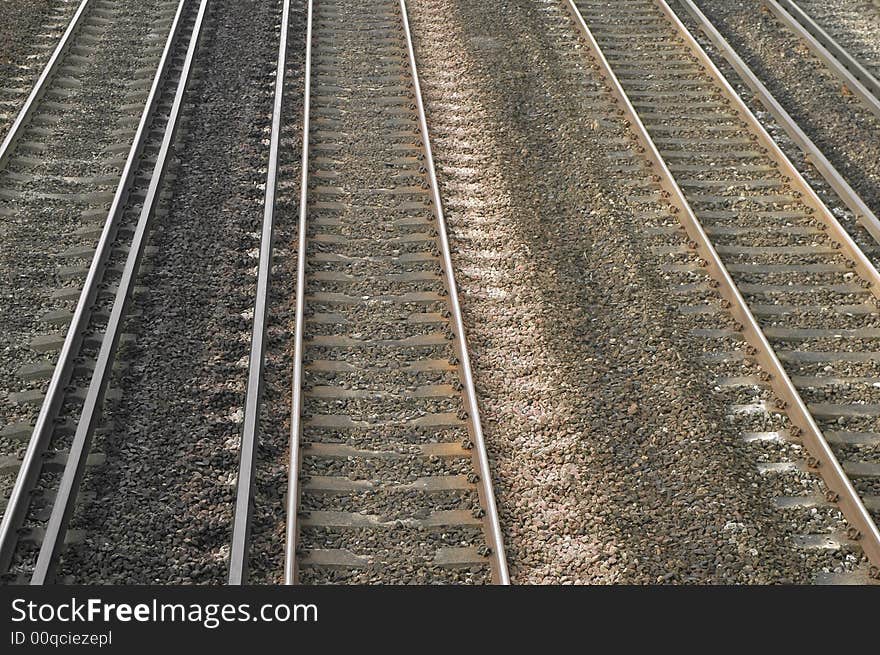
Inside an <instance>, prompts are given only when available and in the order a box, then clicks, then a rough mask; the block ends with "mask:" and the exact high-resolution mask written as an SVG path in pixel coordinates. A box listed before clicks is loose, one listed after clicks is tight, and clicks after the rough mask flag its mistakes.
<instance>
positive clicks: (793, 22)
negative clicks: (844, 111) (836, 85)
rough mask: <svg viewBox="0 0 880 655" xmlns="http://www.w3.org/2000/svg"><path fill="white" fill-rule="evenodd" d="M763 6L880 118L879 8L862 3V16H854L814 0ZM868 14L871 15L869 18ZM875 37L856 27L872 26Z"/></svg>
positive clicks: (771, 0) (775, 0)
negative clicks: (856, 25) (862, 32)
mask: <svg viewBox="0 0 880 655" xmlns="http://www.w3.org/2000/svg"><path fill="white" fill-rule="evenodd" d="M764 5H765V6H766V7H767V8H768V9H769V10H770V11H771V12H772V13H773V14H774V15H775V16H776V17H777V18H778V19H779V20H780V22H782V24H783V25H785V26H786V27H788V28H789V29H790V30H791V31H792V32H794V33H795V34H796V35H797V36H798V37H799V38H800V39H802V40H803V42H804V43H805V44H806V45H807V47H808V48H809V49H810V50H811V51H812V52H813V54H815V55H816V56H817V57H819V59H821V60H822V61H824V62H825V63H826V64H827V65H828V67H829V69H830V70H832V71H833V72H834V73H835V74H836V75H837V76H838V77H839V78H840V79H841V80H842V81H843V83H844V84H845V85H846V87H847V88H848V89H849V90H850V91H851V92H852V93H855V94H856V95H857V96H858V97H859V98H860V99H861V100H862V101H863V102H864V103H865V105H866V106H867V107H868V109H870V110H871V111H872V112H873V113H874V114H875V115H877V116H880V81H878V76H880V47H878V46H877V45H876V43H874V44H872V43H871V37H874V38H876V37H877V36H878V35H880V28H877V26H876V21H877V19H878V18H880V8H878V7H877V6H876V5H875V4H873V3H871V2H866V3H863V4H862V6H861V7H860V14H861V15H851V12H852V7H838V6H836V3H827V2H816V1H814V0H799V1H798V2H795V1H794V0H765V1H764ZM865 13H868V14H870V18H869V17H868V16H866V15H864V14H865ZM871 18H873V19H874V24H873V33H872V34H870V35H864V34H861V35H860V34H859V33H858V31H857V30H854V29H853V25H854V24H855V23H857V22H860V23H861V25H862V26H863V28H864V26H865V25H869V26H870V25H872V23H871Z"/></svg>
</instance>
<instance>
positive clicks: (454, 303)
mask: <svg viewBox="0 0 880 655" xmlns="http://www.w3.org/2000/svg"><path fill="white" fill-rule="evenodd" d="M400 12H401V15H402V17H403V32H404V34H405V35H406V44H407V51H408V54H409V65H410V71H411V72H412V77H413V94H414V95H415V98H416V108H417V110H418V114H419V129H420V132H421V135H422V148H423V150H424V152H425V167H426V168H427V172H428V178H429V179H430V184H431V196H432V198H433V200H434V217H435V218H436V219H437V224H438V229H437V233H438V240H439V241H440V250H441V253H442V257H443V273H444V277H445V278H446V288H447V291H448V293H449V304H450V306H451V308H452V320H453V322H454V325H455V334H456V336H457V337H458V339H457V340H456V346H457V350H458V360H459V365H460V366H461V373H462V378H463V384H464V390H465V398H466V402H465V405H466V408H467V411H468V413H469V415H470V418H471V423H472V425H473V435H472V436H473V443H474V451H475V459H476V462H475V463H476V465H477V470H478V471H479V475H480V480H479V485H478V487H477V491H478V495H479V498H480V502H481V504H482V506H483V509H485V511H486V521H487V523H488V524H489V529H488V533H489V534H488V535H487V536H488V541H489V546H490V548H491V549H492V553H491V554H492V555H494V556H495V562H496V563H497V566H493V569H494V570H493V571H492V576H493V579H494V582H495V584H501V585H509V584H510V575H509V573H508V570H507V558H506V555H505V552H504V540H503V538H502V535H501V525H500V522H499V520H498V508H497V506H496V503H495V494H494V491H493V489H492V473H491V469H490V467H489V455H488V453H487V452H486V442H485V438H484V436H483V428H482V424H481V422H480V411H479V407H478V405H477V392H476V389H475V387H474V379H473V373H472V371H471V360H470V356H469V355H468V349H467V339H466V338H465V330H464V323H463V321H462V316H461V306H460V305H459V300H458V286H457V285H456V283H455V276H454V273H453V268H452V253H451V250H450V247H449V237H448V235H447V228H446V218H445V216H444V213H443V202H442V199H441V197H440V186H439V184H438V183H437V172H436V169H435V167H434V156H433V154H432V151H431V140H430V137H429V133H428V121H427V116H426V115H425V105H424V102H423V101H422V88H421V85H420V83H419V73H418V69H417V67H416V55H415V50H414V48H413V40H412V33H411V31H410V26H409V17H408V12H407V7H406V0H400Z"/></svg>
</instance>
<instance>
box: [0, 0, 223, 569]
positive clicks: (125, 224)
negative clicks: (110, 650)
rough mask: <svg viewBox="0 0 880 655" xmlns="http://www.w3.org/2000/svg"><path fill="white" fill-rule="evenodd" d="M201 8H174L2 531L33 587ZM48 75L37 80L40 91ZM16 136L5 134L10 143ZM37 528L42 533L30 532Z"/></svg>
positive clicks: (4, 563)
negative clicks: (34, 549)
mask: <svg viewBox="0 0 880 655" xmlns="http://www.w3.org/2000/svg"><path fill="white" fill-rule="evenodd" d="M85 4H86V3H84V5H85ZM207 5H208V0H200V2H199V3H198V4H197V3H196V2H195V0H181V1H180V3H179V4H178V6H177V11H176V14H175V16H174V20H173V23H172V25H171V29H170V31H169V35H168V38H167V41H166V44H165V48H164V51H163V53H162V56H161V59H160V62H159V65H158V68H157V71H156V74H155V76H154V79H153V83H152V86H151V89H150V94H149V97H148V100H147V102H146V106H145V108H144V111H143V113H142V115H141V119H140V123H139V126H138V129H137V132H136V136H135V139H134V142H133V143H132V146H131V149H130V151H129V153H128V157H127V159H126V163H125V166H124V169H123V172H122V175H121V178H120V180H119V184H118V186H117V189H116V193H115V195H114V198H113V202H112V205H111V208H110V211H109V213H108V215H107V217H106V221H105V222H104V225H103V229H102V231H101V235H100V239H99V241H98V245H97V247H96V249H95V253H94V257H93V259H92V262H91V266H90V267H89V270H88V273H87V276H86V279H85V282H84V284H83V287H82V291H81V292H80V295H79V300H78V303H77V306H76V309H75V311H74V313H73V317H72V320H71V323H70V326H69V328H68V330H67V334H66V336H65V338H64V340H63V344H61V347H60V354H59V357H58V361H57V363H56V365H55V368H54V371H53V373H52V378H51V381H50V383H49V387H48V390H47V392H46V394H45V397H44V399H43V402H42V406H41V409H40V413H39V416H38V418H37V421H36V424H35V425H34V426H33V430H32V433H31V437H30V440H29V442H28V447H27V450H26V453H25V456H24V459H23V461H22V464H21V467H20V469H19V473H18V476H17V479H16V482H15V486H14V488H13V490H12V493H11V495H10V498H9V501H8V503H7V507H6V512H5V513H4V516H3V522H2V524H0V571H2V572H4V573H6V574H7V575H8V576H12V577H15V576H16V574H18V576H19V578H21V576H26V577H27V579H28V581H29V582H30V583H31V584H46V583H50V582H52V580H53V577H54V572H55V567H56V564H57V559H58V555H59V554H60V552H61V549H62V547H63V545H64V542H65V537H66V534H67V524H68V520H69V518H70V515H71V512H72V510H73V507H74V503H75V501H76V497H77V493H78V491H79V486H80V482H81V479H82V475H83V472H84V470H85V466H86V463H87V461H88V459H89V454H90V445H91V439H92V436H93V434H94V432H95V430H96V429H97V428H98V427H99V424H100V419H101V408H102V405H103V403H104V400H105V396H106V392H107V386H108V381H109V378H110V374H111V371H112V367H113V363H114V358H115V355H116V350H117V346H118V344H119V340H120V337H121V328H122V321H123V318H124V316H125V314H126V311H127V308H128V305H129V301H130V299H131V297H132V294H133V289H134V283H135V279H136V277H137V273H138V269H139V266H140V262H141V258H142V256H143V253H144V249H145V241H146V236H147V233H148V230H149V227H150V223H151V220H152V218H153V216H154V214H155V212H156V209H157V206H158V203H159V199H160V194H161V191H162V183H163V178H164V176H165V173H166V171H167V169H168V166H169V162H170V159H171V157H170V155H171V145H172V143H173V140H174V136H175V133H176V131H177V127H178V125H179V119H180V114H181V108H182V104H183V97H184V93H185V90H186V87H187V84H188V82H189V79H190V74H191V71H192V67H193V59H194V57H195V52H196V49H197V46H198V42H199V37H200V34H201V29H202V25H203V22H204V16H205V10H206V7H207ZM74 20H76V19H74ZM70 33H72V31H71V30H68V33H67V34H70ZM52 65H53V62H50V64H49V66H50V67H51V66H52ZM47 69H48V67H47ZM46 78H47V76H46V75H44V76H42V77H41V81H40V82H39V83H38V84H41V83H42V82H43V80H44V79H46ZM32 97H38V94H32ZM24 111H27V108H26V109H25V110H24ZM24 111H23V115H24ZM14 136H15V135H10V137H9V138H10V141H11V140H12V139H13V138H14ZM77 394H79V395H82V398H78V395H77ZM59 462H60V463H61V469H62V470H61V475H60V478H59V477H58V475H57V473H56V472H53V471H48V470H47V465H48V464H49V463H53V464H54V465H55V466H57V465H58V464H59ZM47 474H48V478H47V477H46V476H47ZM35 500H39V501H40V502H39V503H35ZM35 504H37V505H45V506H46V507H47V508H48V509H49V516H48V519H47V520H45V521H44V520H42V519H40V518H35V516H41V515H42V511H41V510H42V508H41V507H35ZM29 517H30V518H29ZM35 525H42V527H40V528H37V529H34V526H35ZM22 535H28V539H27V543H28V544H31V543H36V544H38V545H39V550H38V553H37V556H36V560H35V561H34V562H33V563H31V562H30V561H29V560H30V555H29V554H27V553H18V560H16V554H17V551H18V550H19V546H20V545H21V542H22Z"/></svg>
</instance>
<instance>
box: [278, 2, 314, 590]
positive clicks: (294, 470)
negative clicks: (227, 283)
mask: <svg viewBox="0 0 880 655" xmlns="http://www.w3.org/2000/svg"><path fill="white" fill-rule="evenodd" d="M313 5H314V2H313V0H308V5H307V7H306V58H305V69H304V73H303V75H304V77H305V84H304V86H305V90H304V92H303V127H302V171H301V176H300V197H299V224H298V227H297V229H298V230H299V235H298V243H297V248H298V252H297V266H296V319H295V326H294V351H293V380H292V399H291V415H290V451H289V457H288V462H289V463H288V466H289V471H288V478H287V526H286V544H285V554H284V584H286V585H293V584H296V583H297V575H298V572H297V567H296V549H297V540H298V538H299V526H298V523H297V516H298V514H299V463H300V437H301V436H302V420H301V419H302V382H303V374H302V368H303V365H302V359H303V329H304V326H305V316H304V310H305V297H306V296H305V294H306V265H307V264H306V230H307V229H308V224H307V221H308V194H309V109H310V99H311V94H312V91H311V89H312V18H313V16H312V14H313Z"/></svg>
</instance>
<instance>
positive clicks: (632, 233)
mask: <svg viewBox="0 0 880 655" xmlns="http://www.w3.org/2000/svg"><path fill="white" fill-rule="evenodd" d="M410 11H411V16H412V22H413V30H414V33H415V39H416V47H417V51H418V53H417V54H418V59H419V65H420V72H421V75H422V78H423V83H424V91H425V95H426V102H427V111H428V116H429V123H430V126H431V129H432V137H433V142H434V150H435V157H436V159H437V162H438V165H439V172H440V179H441V187H442V192H443V196H444V199H445V207H446V211H447V215H448V218H449V221H450V225H451V234H450V237H451V240H452V243H453V247H454V249H455V252H454V260H455V265H456V271H457V277H458V281H459V286H460V288H461V291H462V304H463V310H464V313H465V321H466V325H467V328H468V339H469V343H470V345H471V349H472V354H473V357H474V365H475V374H476V378H477V384H478V395H479V396H480V398H481V401H482V411H483V418H484V424H485V428H486V438H487V442H488V446H489V450H490V456H491V459H492V465H493V471H494V482H495V489H496V494H497V496H498V501H499V508H500V512H501V521H502V527H503V528H504V530H505V537H506V540H507V547H508V558H509V561H510V566H511V574H512V579H513V581H514V582H515V583H615V582H622V583H657V582H694V583H707V582H712V583H759V582H783V581H789V582H810V581H812V580H813V579H814V576H815V574H816V572H817V571H819V570H822V569H825V570H828V571H833V570H837V569H838V568H839V567H841V562H840V561H839V559H838V558H840V559H846V558H848V557H849V556H848V555H846V554H845V553H840V552H838V553H837V554H832V552H833V551H825V550H820V549H814V550H806V549H802V548H798V547H796V546H795V538H796V536H797V535H799V534H801V533H803V532H804V531H806V532H811V531H814V530H819V531H824V530H830V529H832V528H833V527H835V525H836V523H835V522H836V521H837V517H836V513H834V512H831V513H828V512H827V511H826V510H822V509H819V510H816V511H815V512H814V513H810V510H800V513H797V512H794V513H792V512H789V511H786V512H781V511H779V510H778V509H777V508H775V507H774V506H773V499H774V498H775V496H777V495H785V494H793V493H794V492H795V491H796V490H797V489H796V487H797V486H802V485H801V484H800V483H799V482H798V481H797V480H788V481H785V480H783V479H782V478H773V477H772V476H771V478H770V479H769V481H768V478H767V476H766V475H765V476H762V475H761V474H759V473H758V469H757V465H758V463H759V462H760V461H761V460H767V461H777V460H778V459H779V458H780V457H784V456H785V453H780V452H778V451H777V452H773V450H772V448H770V447H767V446H765V445H759V446H757V448H758V449H759V450H756V447H755V445H754V444H747V443H746V442H745V441H744V440H743V438H742V437H743V433H742V425H741V424H739V423H734V422H732V421H730V420H729V418H728V417H729V416H730V414H731V413H732V412H731V410H730V405H731V404H732V403H734V401H737V402H742V399H739V400H737V398H731V397H730V395H729V394H727V393H723V392H721V391H719V390H717V389H715V390H713V387H714V386H715V382H716V377H717V374H716V372H715V370H713V369H712V368H710V367H709V366H707V364H706V362H705V361H704V357H705V355H706V352H705V351H709V353H710V354H711V353H713V352H717V349H718V344H715V343H709V344H707V341H706V340H705V339H698V338H695V337H693V336H691V335H690V334H689V333H690V331H691V330H692V329H694V328H696V327H700V325H701V322H702V321H704V320H706V319H705V317H703V316H702V315H699V314H693V313H691V314H683V313H680V312H679V311H678V307H677V304H676V302H675V299H674V297H670V295H669V291H670V279H671V277H672V276H671V274H669V273H667V272H664V270H663V269H662V268H661V267H662V266H663V265H664V264H667V263H669V264H676V263H677V262H678V260H677V259H674V258H673V259H670V255H668V254H666V255H664V256H660V255H658V254H657V253H658V252H659V251H658V250H655V249H654V248H652V247H651V244H650V241H649V240H648V239H647V238H646V231H645V225H646V224H658V225H659V224H663V222H664V221H665V220H669V217H668V216H666V217H664V213H665V212H664V211H662V210H660V209H659V208H658V209H656V210H655V211H652V212H649V213H647V214H646V213H645V212H644V204H643V203H641V202H639V200H638V199H639V196H640V195H642V194H647V193H648V191H643V190H640V189H639V188H638V185H637V184H633V179H634V178H633V177H632V176H631V175H626V176H624V175H621V174H620V172H619V168H618V165H616V164H614V163H613V161H615V160H614V159H612V158H616V157H618V156H622V157H627V156H629V152H630V151H631V140H630V139H629V137H628V136H627V135H626V133H625V130H623V129H622V126H621V124H620V122H619V121H617V120H616V119H615V120H611V119H609V118H608V115H607V113H603V105H602V102H600V101H599V100H597V99H593V98H592V97H591V96H593V95H595V94H594V92H595V91H596V90H597V89H598V88H602V85H601V84H600V83H599V82H600V80H599V78H597V75H596V73H595V72H594V71H592V70H590V69H589V68H588V67H587V66H586V65H585V61H586V60H585V59H584V55H583V47H582V46H581V49H580V50H578V44H577V43H576V42H575V40H574V39H573V38H572V35H573V34H574V33H575V32H574V26H573V25H572V24H571V22H570V21H569V20H568V19H567V18H564V17H563V14H562V11H561V5H560V4H559V3H557V2H500V3H493V4H487V5H475V4H474V3H464V2H456V1H455V0H415V1H413V2H411V3H410ZM604 109H605V111H606V112H607V100H606V101H605V105H604ZM643 174H644V175H645V176H647V173H643ZM627 182H629V183H630V186H629V187H627V186H626V183H627ZM643 183H644V181H643ZM673 224H674V222H672V223H670V225H673ZM674 234H675V233H674V231H673V235H674ZM675 238H680V237H677V236H676V237H675ZM679 243H680V244H681V246H683V241H680V242H679ZM722 323H723V321H722ZM725 366H726V367H727V369H728V371H733V372H735V373H734V374H738V375H744V374H745V373H744V372H743V370H742V368H743V367H742V365H741V364H739V363H737V361H736V360H735V358H734V359H731V361H730V362H728V363H727V364H725ZM737 370H738V371H739V372H738V373H736V371H737ZM766 423H772V420H771V419H769V418H768V419H767V421H766ZM760 449H764V450H760ZM790 454H791V453H789V455H790ZM806 485H808V486H810V487H813V486H816V481H815V479H808V480H806Z"/></svg>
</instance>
